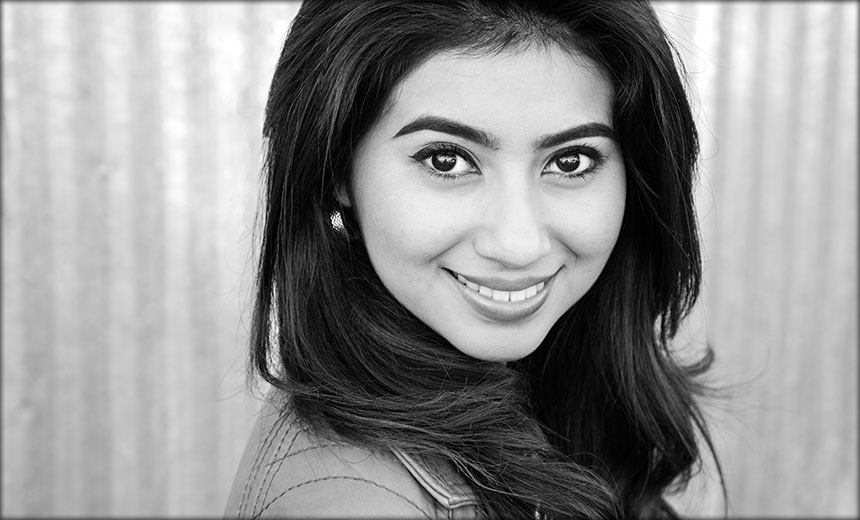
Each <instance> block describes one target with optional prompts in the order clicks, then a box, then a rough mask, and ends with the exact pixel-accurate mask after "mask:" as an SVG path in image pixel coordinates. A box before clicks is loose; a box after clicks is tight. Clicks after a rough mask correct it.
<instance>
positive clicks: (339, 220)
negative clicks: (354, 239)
mask: <svg viewBox="0 0 860 520" xmlns="http://www.w3.org/2000/svg"><path fill="white" fill-rule="evenodd" d="M329 219H330V220H331V228H332V229H334V230H335V231H337V232H338V234H341V235H343V236H346V227H345V226H344V225H343V216H342V215H341V214H340V210H334V211H332V212H331V215H329Z"/></svg>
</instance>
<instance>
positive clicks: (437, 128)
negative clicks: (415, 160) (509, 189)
mask: <svg viewBox="0 0 860 520" xmlns="http://www.w3.org/2000/svg"><path fill="white" fill-rule="evenodd" d="M421 130H430V131H433V132H440V133H443V134H449V135H454V136H457V137H460V138H463V139H465V140H467V141H471V142H473V143H477V144H479V145H481V146H484V147H486V148H490V149H492V150H498V149H499V138H498V137H496V136H494V135H492V134H490V133H489V132H487V131H485V130H482V129H480V128H476V127H473V126H469V125H467V124H465V123H461V122H459V121H454V120H453V119H448V118H445V117H441V116H433V115H423V116H420V117H418V118H417V119H415V120H414V121H412V122H410V123H407V124H406V126H404V127H403V128H401V129H400V130H399V131H398V132H397V133H396V134H394V138H395V139H396V138H398V137H400V136H403V135H406V134H411V133H414V132H420V131H421ZM585 137H606V138H609V139H615V132H614V131H613V130H612V128H610V127H609V126H608V125H605V124H603V123H596V122H594V123H585V124H581V125H576V126H574V127H571V128H568V129H566V130H562V131H561V132H556V133H552V134H547V135H543V136H541V137H540V138H538V139H537V140H536V141H535V143H534V148H535V150H540V149H543V148H551V147H553V146H558V145H560V144H562V143H566V142H568V141H574V140H576V139H582V138H585Z"/></svg>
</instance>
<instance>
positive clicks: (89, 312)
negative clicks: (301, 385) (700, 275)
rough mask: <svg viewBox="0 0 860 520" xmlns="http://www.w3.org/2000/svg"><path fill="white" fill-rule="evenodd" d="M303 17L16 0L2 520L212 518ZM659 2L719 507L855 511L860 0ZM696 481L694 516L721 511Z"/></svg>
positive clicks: (11, 20) (240, 423) (229, 464)
mask: <svg viewBox="0 0 860 520" xmlns="http://www.w3.org/2000/svg"><path fill="white" fill-rule="evenodd" d="M298 7H299V4H298V3H297V2H286V3H269V2H248V3H214V2H213V3H206V2H188V3H185V2H147V3H138V2H100V3H96V2H81V3H77V2H52V3H48V2H3V3H2V5H0V9H2V32H3V34H2V66H3V110H2V125H3V126H2V134H0V138H2V146H3V153H2V166H3V177H2V182H3V186H2V188H3V189H2V198H3V200H2V218H3V222H2V226H3V227H2V233H3V235H2V236H3V248H2V265H3V276H2V284H3V294H2V298H3V300H2V310H3V315H2V341H3V369H2V370H3V385H4V386H3V430H4V431H3V469H2V471H3V478H2V481H3V484H2V486H3V488H2V493H3V497H2V501H0V503H2V514H3V515H6V516H50V515H58V516H74V515H78V516H129V515H131V516H179V515H184V516H215V515H220V514H221V513H222V509H223V506H224V503H225V499H226V494H227V491H228V489H229V486H230V484H231V482H232V478H233V473H234V470H235V467H236V465H237V463H238V460H239V457H240V455H241V452H242V449H243V447H244V442H245V439H246V436H247V434H248V432H249V430H250V428H251V424H252V421H253V419H254V414H255V413H256V410H257V408H258V403H257V402H256V401H255V400H254V399H253V398H251V397H249V396H248V395H247V394H246V393H245V387H244V384H245V379H244V377H245V372H244V369H245V359H246V350H247V345H246V343H247V340H248V330H247V328H248V325H247V318H248V316H247V314H248V313H249V312H250V302H249V297H250V294H251V292H250V291H251V289H252V288H253V283H254V280H253V276H254V263H253V259H254V257H253V254H252V253H251V251H250V248H251V246H252V238H253V237H252V227H253V224H254V217H255V211H256V209H257V206H256V204H257V199H256V197H257V190H258V188H259V179H260V168H261V165H262V155H261V152H262V149H263V148H262V146H263V143H262V139H261V127H262V121H263V112H264V105H265V101H266V97H267V90H268V86H269V85H268V84H269V82H270V80H271V75H272V73H273V71H274V67H275V63H276V60H277V58H278V53H279V51H280V46H281V44H282V43H283V39H284V37H285V35H286V33H287V29H288V27H289V23H290V21H291V20H292V18H293V17H294V16H295V13H296V11H297V9H298ZM656 7H657V11H658V13H659V14H660V16H661V18H662V19H663V20H664V22H665V23H666V25H667V28H668V30H669V32H670V33H671V34H672V35H673V36H674V37H675V40H676V43H677V44H678V49H679V51H680V53H681V55H682V57H683V58H684V60H685V62H686V65H687V68H688V71H689V73H690V78H691V80H692V84H691V87H692V91H693V94H694V100H693V101H694V103H693V106H694V111H695V112H696V114H697V116H698V117H699V118H700V121H699V125H700V126H699V129H700V137H701V141H702V152H703V153H702V161H701V186H700V189H699V192H698V193H697V194H696V200H697V203H698V204H699V215H700V219H701V222H702V237H703V246H704V259H705V269H706V270H705V286H704V292H703V294H702V299H701V302H700V305H699V306H698V308H697V309H696V310H695V312H694V320H692V321H694V322H695V323H691V324H688V327H689V328H690V330H689V334H690V335H691V336H695V337H692V338H691V339H690V338H685V340H687V339H689V343H690V345H694V346H696V345H699V346H700V345H703V344H711V345H712V346H713V348H714V349H715V351H716V355H717V364H716V367H715V368H716V370H715V376H714V377H715V378H716V382H717V383H718V384H726V385H729V386H730V391H729V394H728V395H729V396H730V399H727V400H724V401H717V402H715V403H713V407H714V409H715V410H716V412H718V413H715V417H716V419H717V420H716V421H715V423H714V425H713V428H714V430H715V434H716V437H717V441H718V447H719V449H720V455H721V457H722V462H723V465H724V468H725V470H726V476H727V486H728V491H729V504H730V508H729V513H730V515H732V516H734V515H737V516H743V517H749V516H761V515H769V516H778V515H786V514H799V515H819V516H821V515H829V516H832V515H840V514H841V515H856V514H857V496H856V489H857V485H858V480H857V456H858V453H857V444H856V435H857V426H858V424H857V421H858V418H857V404H858V403H857V390H858V388H857V384H858V383H857V349H856V345H857V340H858V326H857V319H856V317H857V297H858V291H857V282H858V273H857V252H858V251H857V248H858V236H857V228H858V222H857V221H858V210H857V206H858V176H857V146H856V139H857V43H858V42H857V14H858V13H857V9H858V7H857V4H856V3H851V2H657V5H656ZM731 385H734V386H731ZM710 404H711V403H709V405H710ZM706 484H708V485H707V486H705V489H703V490H700V491H698V493H699V494H692V492H691V494H690V495H689V496H688V497H687V502H686V503H685V506H684V507H686V508H688V509H689V512H690V514H692V515H696V514H703V515H713V514H720V513H721V509H720V497H719V496H718V486H716V485H715V484H714V482H713V481H712V480H711V481H709V482H706Z"/></svg>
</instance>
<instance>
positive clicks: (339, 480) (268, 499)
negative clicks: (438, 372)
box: [226, 404, 447, 519]
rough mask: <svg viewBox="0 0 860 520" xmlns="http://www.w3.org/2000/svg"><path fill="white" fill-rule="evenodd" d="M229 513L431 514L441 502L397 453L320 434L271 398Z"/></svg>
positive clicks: (433, 515)
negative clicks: (270, 403)
mask: <svg viewBox="0 0 860 520" xmlns="http://www.w3.org/2000/svg"><path fill="white" fill-rule="evenodd" d="M226 515H227V516H230V517H252V518H259V517H272V516H276V517H297V518H308V517H344V516H347V517H350V518H357V517H363V516H364V517H373V518H385V517H393V518H422V519H423V518H431V519H432V518H436V517H437V502H436V501H435V499H434V498H433V497H432V496H431V495H429V494H428V493H427V491H426V490H425V489H424V487H422V485H421V484H419V483H418V482H417V481H416V480H415V478H413V476H412V474H411V473H410V472H409V470H407V469H406V467H404V465H403V464H402V463H401V461H400V460H398V458H397V457H396V456H395V455H393V454H392V453H389V452H374V451H371V450H368V449H366V448H362V447H357V446H354V445H351V444H347V443H345V442H339V441H336V440H331V439H327V438H321V437H319V436H317V435H315V434H314V433H313V432H311V431H310V430H309V429H308V428H307V426H306V425H304V424H303V423H302V422H301V421H300V420H299V419H298V418H297V417H296V416H295V414H293V413H291V412H290V411H289V409H288V408H287V409H286V410H284V411H280V410H278V409H277V408H276V407H275V406H272V405H268V404H267V405H266V406H264V407H263V410H262V411H261V413H260V416H259V418H258V419H257V422H256V424H255V425H254V431H253V432H252V434H251V438H250V439H249V441H248V446H247V447H246V449H245V454H244V455H243V457H242V461H241V463H240V465H239V469H238V471H237V474H236V480H235V482H234V484H233V489H232V490H231V493H230V498H229V500H228V504H227V511H226ZM446 516H447V515H446Z"/></svg>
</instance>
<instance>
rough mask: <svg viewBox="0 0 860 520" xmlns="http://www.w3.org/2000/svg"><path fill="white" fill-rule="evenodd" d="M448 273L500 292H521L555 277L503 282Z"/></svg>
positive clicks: (501, 280) (536, 277)
mask: <svg viewBox="0 0 860 520" xmlns="http://www.w3.org/2000/svg"><path fill="white" fill-rule="evenodd" d="M449 272H450V273H452V274H453V276H454V278H456V277H457V275H458V274H460V275H463V277H464V278H466V279H467V280H469V281H470V282H474V283H476V284H478V285H483V286H484V287H489V288H491V289H498V290H500V291H522V290H523V289H526V288H528V287H531V286H533V285H537V284H539V283H541V282H549V280H550V279H551V278H552V277H553V276H555V273H553V274H551V275H549V276H529V277H525V278H517V279H516V280H505V279H504V278H494V277H481V276H472V275H470V274H465V273H458V272H456V271H450V270H449ZM556 272H558V271H556Z"/></svg>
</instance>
